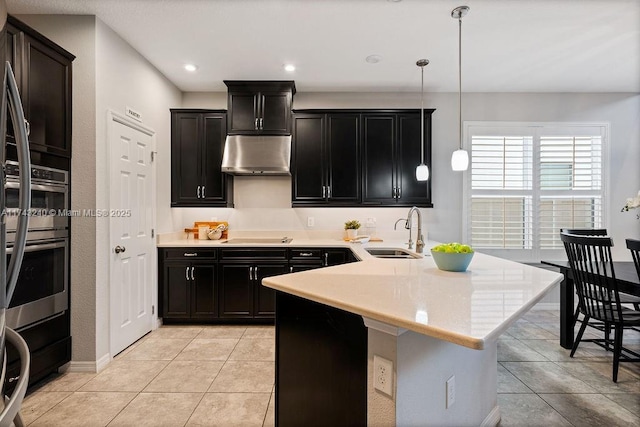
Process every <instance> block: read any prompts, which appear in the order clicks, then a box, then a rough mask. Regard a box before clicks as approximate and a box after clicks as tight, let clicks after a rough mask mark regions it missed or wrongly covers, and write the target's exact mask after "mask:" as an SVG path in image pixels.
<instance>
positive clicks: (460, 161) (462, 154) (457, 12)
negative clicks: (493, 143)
mask: <svg viewBox="0 0 640 427" xmlns="http://www.w3.org/2000/svg"><path fill="white" fill-rule="evenodd" d="M467 12H469V6H458V7H456V8H455V9H453V10H452V11H451V17H452V18H454V19H457V20H458V121H459V128H458V132H459V133H458V137H459V141H460V145H459V147H458V149H457V150H456V151H454V152H453V154H452V155H451V169H453V170H454V171H466V170H467V169H468V168H469V153H467V151H466V150H464V149H463V148H462V17H463V16H465V15H466V14H467Z"/></svg>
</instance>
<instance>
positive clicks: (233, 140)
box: [222, 135, 291, 175]
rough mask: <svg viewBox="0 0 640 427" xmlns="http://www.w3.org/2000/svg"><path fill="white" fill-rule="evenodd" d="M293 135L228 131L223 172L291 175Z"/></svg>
mask: <svg viewBox="0 0 640 427" xmlns="http://www.w3.org/2000/svg"><path fill="white" fill-rule="evenodd" d="M290 159H291V136H266V135H228V136H227V140H226V141H225V144H224V154H223V155H222V172H225V173H228V174H231V175H291V173H290V172H289V162H290Z"/></svg>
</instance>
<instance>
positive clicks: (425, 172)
mask: <svg viewBox="0 0 640 427" xmlns="http://www.w3.org/2000/svg"><path fill="white" fill-rule="evenodd" d="M427 64H429V60H428V59H418V61H416V65H417V66H418V67H420V69H421V70H422V83H421V90H420V164H419V165H418V167H417V168H416V179H417V180H418V181H426V180H428V179H429V166H427V165H425V164H424V67H425V65H427Z"/></svg>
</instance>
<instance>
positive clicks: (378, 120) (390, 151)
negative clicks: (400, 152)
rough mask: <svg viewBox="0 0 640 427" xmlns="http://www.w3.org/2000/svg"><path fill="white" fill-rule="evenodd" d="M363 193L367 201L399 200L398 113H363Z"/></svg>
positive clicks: (390, 201) (366, 202) (376, 202)
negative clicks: (396, 140)
mask: <svg viewBox="0 0 640 427" xmlns="http://www.w3.org/2000/svg"><path fill="white" fill-rule="evenodd" d="M362 120H363V123H362V134H363V135H362V136H363V138H362V142H363V144H362V145H363V146H362V150H363V162H362V168H363V181H364V182H363V190H362V191H363V194H362V201H363V203H364V204H394V203H395V202H396V199H395V195H396V190H395V189H396V187H397V185H398V184H397V183H396V168H395V163H396V158H395V137H396V116H395V115H363V118H362Z"/></svg>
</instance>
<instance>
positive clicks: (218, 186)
mask: <svg viewBox="0 0 640 427" xmlns="http://www.w3.org/2000/svg"><path fill="white" fill-rule="evenodd" d="M226 135H227V114H226V112H225V111H224V110H186V109H172V110H171V206H173V207H187V206H211V207H233V190H232V182H233V177H232V176H230V175H227V174H225V173H222V168H221V165H222V153H223V151H224V141H225V138H226Z"/></svg>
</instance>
